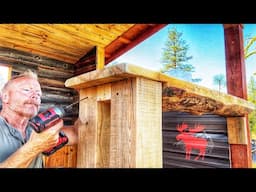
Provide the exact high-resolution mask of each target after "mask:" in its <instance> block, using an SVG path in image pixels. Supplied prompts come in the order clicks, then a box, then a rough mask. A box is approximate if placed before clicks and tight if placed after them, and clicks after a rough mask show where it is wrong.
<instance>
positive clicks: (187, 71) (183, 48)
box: [160, 27, 200, 82]
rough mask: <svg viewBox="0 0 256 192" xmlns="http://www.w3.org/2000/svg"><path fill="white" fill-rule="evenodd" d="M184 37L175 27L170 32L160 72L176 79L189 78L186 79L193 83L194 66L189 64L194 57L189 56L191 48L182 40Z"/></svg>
mask: <svg viewBox="0 0 256 192" xmlns="http://www.w3.org/2000/svg"><path fill="white" fill-rule="evenodd" d="M182 35H183V34H182V33H181V32H178V31H177V29H176V28H175V27H174V28H172V29H171V30H169V31H168V38H167V41H166V43H165V48H164V49H163V54H162V61H161V63H162V66H163V67H162V68H161V69H160V71H161V72H162V73H166V74H169V75H173V76H176V77H177V76H178V77H182V75H183V76H188V77H190V79H187V78H185V77H184V78H185V79H186V80H191V81H193V80H192V79H191V77H192V75H191V73H192V72H194V66H193V65H191V64H188V63H187V62H188V61H189V60H190V59H192V56H187V52H188V49H189V46H188V44H187V43H186V41H185V40H184V39H182ZM196 81H197V82H198V81H200V79H196Z"/></svg>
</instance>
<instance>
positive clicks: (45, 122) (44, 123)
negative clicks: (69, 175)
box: [30, 97, 87, 156]
mask: <svg viewBox="0 0 256 192" xmlns="http://www.w3.org/2000/svg"><path fill="white" fill-rule="evenodd" d="M86 98H87V97H85V98H83V99H81V100H79V101H77V102H75V103H72V104H70V105H68V106H66V107H60V106H58V107H57V106H55V107H51V108H49V109H47V110H46V111H44V112H41V113H39V114H37V115H36V116H35V117H33V118H32V119H31V120H30V125H31V126H32V128H33V129H34V130H35V131H36V132H37V133H40V132H42V131H44V130H45V129H47V128H48V127H50V126H51V125H54V124H55V123H56V122H57V121H58V120H59V119H61V118H62V117H64V115H65V114H66V112H67V109H68V108H70V107H71V106H73V105H75V104H78V103H79V102H80V101H82V100H84V99H86ZM67 143H68V137H67V136H66V135H65V133H64V132H63V131H60V132H59V139H58V143H57V144H56V145H55V146H54V147H52V148H50V149H48V150H46V151H44V152H43V154H44V155H46V156H49V155H51V154H53V153H54V152H56V151H57V150H59V149H60V148H62V147H63V146H64V145H66V144H67Z"/></svg>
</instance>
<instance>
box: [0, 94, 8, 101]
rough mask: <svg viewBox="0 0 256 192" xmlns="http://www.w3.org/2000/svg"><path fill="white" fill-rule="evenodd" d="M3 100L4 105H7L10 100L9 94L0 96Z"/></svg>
mask: <svg viewBox="0 0 256 192" xmlns="http://www.w3.org/2000/svg"><path fill="white" fill-rule="evenodd" d="M0 98H1V100H2V102H3V103H7V102H8V100H9V94H7V93H6V92H3V93H2V94H1V96H0Z"/></svg>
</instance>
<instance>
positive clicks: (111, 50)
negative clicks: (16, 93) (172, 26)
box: [0, 24, 167, 75]
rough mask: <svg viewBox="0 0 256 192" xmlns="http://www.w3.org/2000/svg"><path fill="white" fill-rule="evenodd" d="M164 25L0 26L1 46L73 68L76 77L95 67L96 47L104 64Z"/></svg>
mask: <svg viewBox="0 0 256 192" xmlns="http://www.w3.org/2000/svg"><path fill="white" fill-rule="evenodd" d="M166 25H167V24H0V47H5V48H11V49H16V50H20V51H25V52H29V53H33V54H38V55H41V56H46V57H49V58H52V59H56V60H59V61H63V62H66V63H70V64H74V65H75V69H76V71H75V75H77V74H81V73H84V72H88V71H91V70H94V69H95V68H96V63H97V62H96V58H97V57H96V56H97V51H96V50H97V48H101V50H103V51H104V54H103V57H104V64H105V65H106V64H108V63H109V62H111V61H113V60H114V59H115V58H117V57H118V56H120V55H121V54H123V53H125V52H126V51H128V50H129V49H131V48H133V47H134V46H136V45H137V44H139V43H140V42H142V41H143V40H145V39H146V38H148V37H149V36H151V35H153V34H154V33H156V32H157V31H159V30H160V29H162V28H163V27H164V26H166Z"/></svg>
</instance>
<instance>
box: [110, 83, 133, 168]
mask: <svg viewBox="0 0 256 192" xmlns="http://www.w3.org/2000/svg"><path fill="white" fill-rule="evenodd" d="M134 89H135V87H134V84H133V83H132V80H131V79H126V80H122V81H118V82H113V83H112V85H111V130H110V131H111V132H110V167H111V168H131V167H135V165H136V164H135V163H136V162H135V157H136V156H135V155H136V154H135V150H134V149H135V147H136V141H135V131H136V125H135V124H134V123H135V111H134V110H135V108H134V102H135V101H134V100H135V98H134V96H133V90H134Z"/></svg>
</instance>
